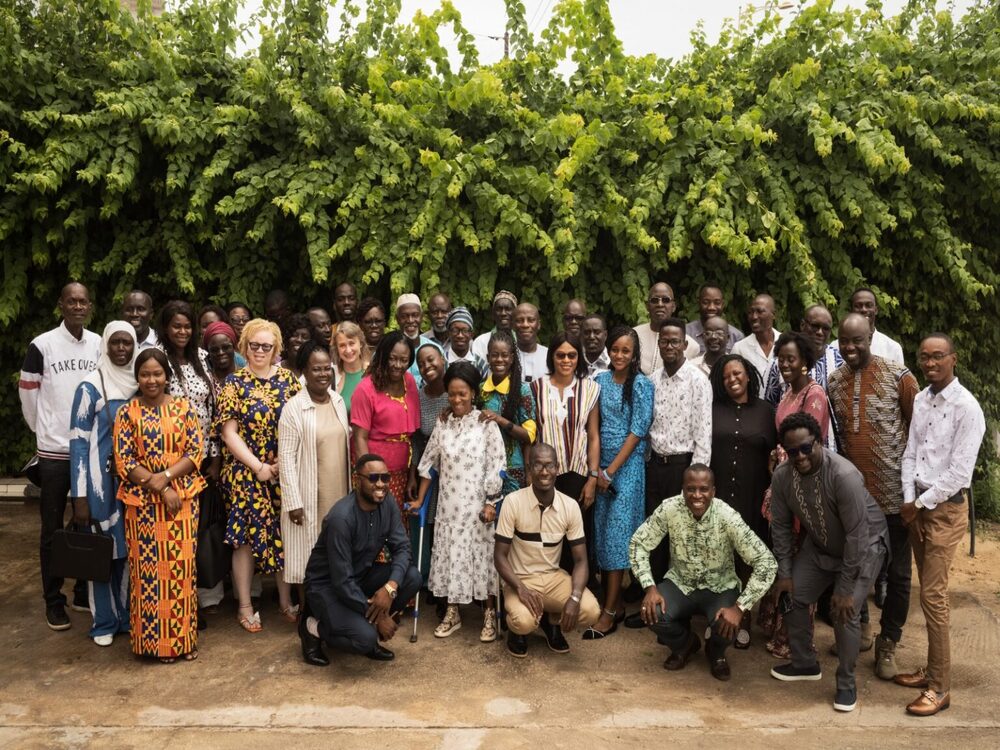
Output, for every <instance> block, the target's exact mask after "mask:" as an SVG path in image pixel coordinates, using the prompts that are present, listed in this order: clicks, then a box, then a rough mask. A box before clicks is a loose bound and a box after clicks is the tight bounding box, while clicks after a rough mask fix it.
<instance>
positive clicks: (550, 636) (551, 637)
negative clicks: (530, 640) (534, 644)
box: [539, 615, 569, 654]
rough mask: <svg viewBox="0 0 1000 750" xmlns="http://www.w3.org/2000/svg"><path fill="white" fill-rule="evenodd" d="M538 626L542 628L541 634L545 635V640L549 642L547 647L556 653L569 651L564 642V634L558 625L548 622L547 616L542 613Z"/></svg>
mask: <svg viewBox="0 0 1000 750" xmlns="http://www.w3.org/2000/svg"><path fill="white" fill-rule="evenodd" d="M539 626H540V627H541V629H542V635H544V636H545V642H546V643H548V644H549V648H550V649H551V650H552V651H555V652H556V653H557V654H568V653H569V644H568V643H567V642H566V636H564V635H563V632H562V628H561V627H559V625H557V624H556V623H553V622H549V618H548V617H547V616H545V615H543V616H542V621H541V622H540V623H539Z"/></svg>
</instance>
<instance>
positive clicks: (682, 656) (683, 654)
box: [663, 633, 701, 672]
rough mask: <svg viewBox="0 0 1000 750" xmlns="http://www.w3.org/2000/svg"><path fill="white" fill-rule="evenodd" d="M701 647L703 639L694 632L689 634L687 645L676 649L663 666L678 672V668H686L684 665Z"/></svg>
mask: <svg viewBox="0 0 1000 750" xmlns="http://www.w3.org/2000/svg"><path fill="white" fill-rule="evenodd" d="M700 648H701V640H700V639H699V638H698V636H696V635H695V634H694V633H691V634H690V635H689V636H688V642H687V645H686V646H685V647H684V648H682V649H680V650H678V651H674V652H673V653H672V654H670V656H668V657H667V660H666V661H665V662H663V668H664V669H669V670H670V671H671V672H676V671H677V670H678V669H684V665H685V664H687V663H688V662H689V661H690V660H691V657H692V656H694V655H695V654H697V653H698V650H699V649H700Z"/></svg>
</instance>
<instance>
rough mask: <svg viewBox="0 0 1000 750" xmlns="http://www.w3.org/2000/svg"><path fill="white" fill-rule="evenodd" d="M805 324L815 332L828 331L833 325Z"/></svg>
mask: <svg viewBox="0 0 1000 750" xmlns="http://www.w3.org/2000/svg"><path fill="white" fill-rule="evenodd" d="M806 326H807V327H808V328H810V329H811V330H813V331H816V333H829V332H830V331H832V330H833V326H828V325H827V324H826V323H809V322H808V321H807V322H806Z"/></svg>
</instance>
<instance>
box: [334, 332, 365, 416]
mask: <svg viewBox="0 0 1000 750" xmlns="http://www.w3.org/2000/svg"><path fill="white" fill-rule="evenodd" d="M330 356H331V357H332V359H333V373H334V378H335V381H336V385H335V389H336V391H337V393H339V394H340V397H341V398H343V399H344V404H345V405H346V406H347V414H348V416H350V414H351V397H352V396H353V395H354V389H355V388H357V387H358V383H360V382H361V378H363V377H364V376H365V371H366V370H367V369H368V365H369V364H370V363H371V361H372V353H371V349H369V348H368V344H367V342H366V341H365V334H364V332H363V331H362V330H361V326H359V325H358V324H357V323H354V322H353V321H350V320H345V321H343V322H341V323H339V324H338V325H337V329H336V330H335V331H334V333H333V337H332V339H331V341H330Z"/></svg>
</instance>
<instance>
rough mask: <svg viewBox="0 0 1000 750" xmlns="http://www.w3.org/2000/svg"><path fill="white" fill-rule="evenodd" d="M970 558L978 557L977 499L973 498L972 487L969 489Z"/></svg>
mask: <svg viewBox="0 0 1000 750" xmlns="http://www.w3.org/2000/svg"><path fill="white" fill-rule="evenodd" d="M967 500H968V501H969V557H975V556H976V499H975V498H974V497H973V496H972V487H969V495H968V498H967Z"/></svg>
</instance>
